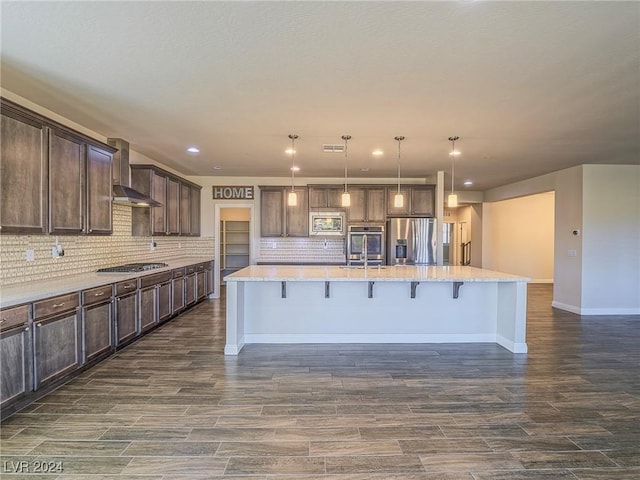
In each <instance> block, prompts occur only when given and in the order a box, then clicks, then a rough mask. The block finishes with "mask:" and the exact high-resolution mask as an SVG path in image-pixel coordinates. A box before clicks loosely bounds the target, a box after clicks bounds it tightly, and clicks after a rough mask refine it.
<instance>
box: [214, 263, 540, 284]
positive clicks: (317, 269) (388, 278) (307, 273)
mask: <svg viewBox="0 0 640 480" xmlns="http://www.w3.org/2000/svg"><path fill="white" fill-rule="evenodd" d="M529 280H530V279H529V278H526V277H520V276H518V275H511V274H509V273H501V272H495V271H493V270H485V269H483V268H476V267H460V266H422V265H419V266H415V265H406V266H382V267H380V268H378V267H368V268H367V269H366V270H365V269H364V268H362V267H358V268H357V267H345V266H341V267H340V266H329V265H327V266H316V265H313V266H311V265H304V266H303V265H301V266H292V265H251V266H249V267H245V268H243V269H242V270H238V271H237V272H234V273H232V274H230V275H227V276H226V277H225V281H229V282H265V281H274V282H354V281H369V282H371V281H375V282H528V281H529Z"/></svg>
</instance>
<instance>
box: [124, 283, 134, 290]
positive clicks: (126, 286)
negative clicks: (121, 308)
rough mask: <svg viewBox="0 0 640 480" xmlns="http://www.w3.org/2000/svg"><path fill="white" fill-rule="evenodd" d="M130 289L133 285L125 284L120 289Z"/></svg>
mask: <svg viewBox="0 0 640 480" xmlns="http://www.w3.org/2000/svg"><path fill="white" fill-rule="evenodd" d="M131 287H133V285H131V284H127V285H123V286H122V288H124V289H127V288H131Z"/></svg>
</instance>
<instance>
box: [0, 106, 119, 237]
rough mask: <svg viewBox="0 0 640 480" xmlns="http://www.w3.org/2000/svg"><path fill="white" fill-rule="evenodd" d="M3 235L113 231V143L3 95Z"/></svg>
mask: <svg viewBox="0 0 640 480" xmlns="http://www.w3.org/2000/svg"><path fill="white" fill-rule="evenodd" d="M1 118H2V151H1V155H0V173H1V175H0V178H1V179H0V195H1V202H0V228H1V232H2V233H22V234H25V233H27V234H28V233H33V234H37V233H51V234H55V235H64V234H75V235H77V234H85V233H89V234H94V233H102V234H104V233H107V234H108V233H111V232H112V219H111V198H112V196H111V195H112V194H111V183H112V182H111V168H112V166H111V164H112V161H113V152H114V151H115V150H114V149H113V148H112V147H110V146H108V145H106V144H103V143H102V142H99V141H97V140H95V139H92V138H90V137H87V136H86V135H84V134H82V133H80V132H77V131H75V130H72V129H70V128H68V127H65V126H64V125H61V124H59V123H57V122H55V121H53V120H50V119H48V118H46V117H44V116H42V115H40V114H38V113H36V112H33V111H31V110H28V109H26V108H24V107H22V106H20V105H18V104H16V103H13V102H11V101H9V100H6V99H4V98H3V99H2V115H1Z"/></svg>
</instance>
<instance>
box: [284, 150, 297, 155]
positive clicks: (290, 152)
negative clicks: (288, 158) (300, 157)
mask: <svg viewBox="0 0 640 480" xmlns="http://www.w3.org/2000/svg"><path fill="white" fill-rule="evenodd" d="M284 153H286V154H287V155H291V154H292V153H296V151H295V150H292V149H291V148H287V149H286V150H285V151H284Z"/></svg>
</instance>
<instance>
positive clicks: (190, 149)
mask: <svg viewBox="0 0 640 480" xmlns="http://www.w3.org/2000/svg"><path fill="white" fill-rule="evenodd" d="M187 152H189V153H200V149H199V148H198V147H194V146H191V147H189V148H187Z"/></svg>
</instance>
